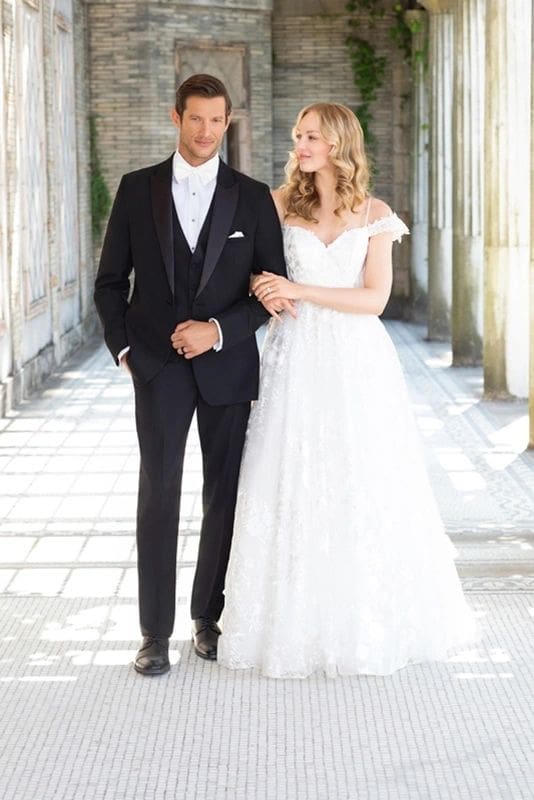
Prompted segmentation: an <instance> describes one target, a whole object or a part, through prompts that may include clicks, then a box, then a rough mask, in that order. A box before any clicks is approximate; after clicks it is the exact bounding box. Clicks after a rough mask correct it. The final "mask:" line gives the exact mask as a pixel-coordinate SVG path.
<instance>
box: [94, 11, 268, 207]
mask: <svg viewBox="0 0 534 800" xmlns="http://www.w3.org/2000/svg"><path fill="white" fill-rule="evenodd" d="M233 5H234V4H233V3H232V4H230V3H228V4H223V3H219V4H217V5H215V4H210V7H208V6H206V5H204V4H200V3H199V4H183V3H180V2H167V3H141V2H132V0H119V1H118V2H116V1H115V0H113V2H110V1H108V0H105V1H104V2H102V1H101V0H94V1H93V0H90V2H89V3H88V14H89V25H90V52H91V95H92V111H93V113H94V114H95V115H96V117H97V124H98V132H99V146H100V152H101V158H102V166H103V169H104V174H105V177H106V179H107V181H108V185H109V188H110V191H111V192H112V193H113V192H114V191H115V189H116V187H117V183H118V181H119V178H120V176H121V175H122V174H123V173H124V172H127V171H129V170H132V169H137V168H139V167H142V166H146V165H148V164H151V163H154V162H157V161H160V160H162V159H164V158H165V157H167V156H168V155H169V154H170V153H171V152H172V151H173V149H174V148H175V146H176V131H175V129H174V127H173V125H172V123H171V122H170V120H169V109H170V107H172V105H173V101H174V94H175V89H176V72H175V50H176V43H177V42H187V43H189V44H202V45H206V46H209V45H212V46H215V45H227V44H245V45H246V46H247V47H248V56H247V64H248V74H249V85H250V87H251V91H250V93H249V102H250V108H249V110H250V118H251V126H252V130H251V165H252V166H251V170H250V172H251V174H252V175H253V176H254V177H256V178H258V179H260V180H265V181H267V182H268V183H271V181H272V80H271V64H272V62H271V46H272V44H271V15H270V12H269V10H268V9H267V8H265V6H266V5H267V4H265V3H257V4H254V3H250V2H249V3H248V4H243V5H246V6H247V7H246V8H241V9H237V8H234V7H233ZM227 6H228V7H227ZM231 6H232V7H231Z"/></svg>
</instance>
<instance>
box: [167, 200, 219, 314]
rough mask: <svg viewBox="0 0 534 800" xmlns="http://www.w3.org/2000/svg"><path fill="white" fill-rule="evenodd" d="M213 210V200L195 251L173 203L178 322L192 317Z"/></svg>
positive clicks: (175, 298)
mask: <svg viewBox="0 0 534 800" xmlns="http://www.w3.org/2000/svg"><path fill="white" fill-rule="evenodd" d="M212 212H213V201H212V203H211V205H210V207H209V210H208V213H207V214H206V218H205V220H204V223H203V225H202V228H201V231H200V233H199V236H198V241H197V244H196V247H195V252H194V253H192V252H191V248H190V247H189V244H188V243H187V239H186V238H185V235H184V232H183V230H182V228H181V225H180V223H179V221H178V215H177V214H176V209H175V207H174V203H173V204H172V231H173V240H174V308H175V311H176V322H177V323H178V322H184V320H186V319H191V318H192V309H193V302H194V300H195V295H196V293H197V290H198V286H199V283H200V276H201V274H202V267H203V265H204V256H205V254H206V245H207V242H208V234H209V230H210V224H211V216H212Z"/></svg>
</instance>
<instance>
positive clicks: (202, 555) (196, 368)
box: [95, 75, 285, 675]
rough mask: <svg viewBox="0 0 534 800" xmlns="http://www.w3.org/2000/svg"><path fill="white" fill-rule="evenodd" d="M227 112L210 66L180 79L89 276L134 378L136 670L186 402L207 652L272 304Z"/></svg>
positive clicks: (163, 657) (262, 196) (150, 620)
mask: <svg viewBox="0 0 534 800" xmlns="http://www.w3.org/2000/svg"><path fill="white" fill-rule="evenodd" d="M230 115H231V101H230V97H229V96H228V92H227V90H226V88H225V86H224V85H223V84H222V83H221V81H219V80H218V79H217V78H215V77H213V76H211V75H193V76H192V77H190V78H188V79H187V80H186V81H185V82H184V83H182V85H181V86H180V87H179V88H178V90H177V93H176V106H175V108H174V110H173V111H172V119H173V122H174V124H175V126H176V128H177V129H178V149H177V151H176V152H175V153H174V154H173V155H172V156H171V157H170V158H167V159H166V160H165V161H163V162H162V163H161V164H156V165H155V166H151V167H146V168H145V169H140V170H138V171H136V172H131V173H129V174H127V175H125V176H124V177H123V178H122V180H121V182H120V185H119V188H118V191H117V196H116V198H115V202H114V205H113V209H112V212H111V217H110V220H109V224H108V228H107V232H106V237H105V240H104V245H103V250H102V257H101V260H100V266H99V269H98V275H97V278H96V284H95V303H96V307H97V309H98V313H99V315H100V318H101V320H102V323H103V325H104V336H105V340H106V344H107V346H108V348H109V349H110V351H111V354H112V355H113V357H114V359H115V361H116V363H121V364H123V365H124V366H125V367H126V368H127V369H128V370H129V371H130V372H131V375H132V380H133V384H134V389H135V415H136V424H137V436H138V440H139V449H140V459H141V468H140V476H139V493H138V505H137V553H138V575H139V609H140V622H141V632H142V635H143V640H142V643H141V647H140V649H139V651H138V653H137V655H136V658H135V661H134V668H135V669H136V670H137V671H138V672H140V673H142V674H143V675H157V674H161V673H163V672H166V671H167V670H168V669H169V668H170V664H169V655H168V649H169V637H170V636H171V634H172V630H173V625H174V608H175V584H176V546H177V536H178V522H179V510H180V489H181V480H182V470H183V461H184V451H185V444H186V439H187V434H188V431H189V428H190V425H191V421H192V417H193V414H194V413H195V412H196V415H197V423H198V432H199V437H200V443H201V448H202V459H203V477H204V485H203V492H202V499H203V519H202V527H201V531H200V546H199V552H198V562H197V568H196V573H195V578H194V582H193V590H192V598H191V616H192V620H193V623H192V636H193V643H194V649H195V652H196V653H197V655H199V656H200V657H201V658H206V659H215V658H216V657H217V638H218V635H219V634H220V629H219V627H218V625H217V620H218V619H219V616H220V614H221V612H222V608H223V603H224V600H223V589H224V577H225V572H226V567H227V563H228V557H229V552H230V543H231V538H232V527H233V521H234V507H235V500H236V492H237V479H238V474H239V465H240V460H241V452H242V449H243V443H244V439H245V432H246V427H247V420H248V416H249V410H250V401H251V400H254V399H255V398H256V397H257V392H258V371H259V364H258V350H257V347H256V340H255V336H254V333H255V331H256V329H257V328H259V326H260V325H261V324H262V323H263V322H265V320H266V319H267V318H268V316H269V314H268V312H267V311H266V310H265V309H264V308H263V306H262V305H260V304H259V303H258V301H257V300H256V299H255V298H254V297H251V296H250V295H249V280H250V274H251V273H252V272H254V273H259V272H261V271H262V270H263V269H268V270H270V271H271V272H277V273H280V274H285V265H284V256H283V250H282V237H281V231H280V224H279V221H278V217H277V214H276V210H275V208H274V205H273V202H272V199H271V196H270V194H269V189H268V187H267V186H266V185H265V184H262V183H258V182H257V181H254V180H252V179H251V178H249V177H247V176H245V175H242V174H241V173H239V172H236V171H235V170H234V169H231V168H230V167H229V166H227V165H226V164H225V163H224V162H223V161H221V159H220V158H219V155H218V150H219V147H220V145H221V142H222V140H223V137H224V133H225V131H226V130H227V128H228V125H229V124H230ZM132 270H135V279H134V286H133V291H132V292H131V296H130V283H129V278H130V274H131V273H132Z"/></svg>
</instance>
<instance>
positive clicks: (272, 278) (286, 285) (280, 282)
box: [252, 272, 302, 305]
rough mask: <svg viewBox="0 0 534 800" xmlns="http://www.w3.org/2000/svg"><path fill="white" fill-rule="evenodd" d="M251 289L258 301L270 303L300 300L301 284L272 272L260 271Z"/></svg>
mask: <svg viewBox="0 0 534 800" xmlns="http://www.w3.org/2000/svg"><path fill="white" fill-rule="evenodd" d="M252 291H253V293H254V294H255V295H256V297H257V298H258V300H259V301H260V303H263V304H264V305H265V303H267V302H268V303H269V304H272V303H273V302H276V301H278V300H300V299H301V297H302V290H301V286H300V285H299V284H298V283H293V281H288V279H287V278H283V277H282V276H281V275H276V273H274V272H262V273H261V275H260V276H259V277H257V278H255V279H254V281H253V285H252Z"/></svg>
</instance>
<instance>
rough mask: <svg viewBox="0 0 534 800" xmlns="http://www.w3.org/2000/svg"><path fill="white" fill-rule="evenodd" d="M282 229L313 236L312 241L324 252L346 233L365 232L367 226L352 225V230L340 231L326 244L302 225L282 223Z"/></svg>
mask: <svg viewBox="0 0 534 800" xmlns="http://www.w3.org/2000/svg"><path fill="white" fill-rule="evenodd" d="M283 227H284V228H297V229H298V230H301V231H305V232H306V233H309V234H310V236H313V238H314V239H316V240H317V241H318V242H319V243H320V244H322V246H323V247H324V249H325V250H328V248H329V247H332V245H334V244H335V243H336V242H337V241H338V240H339V239H341V237H342V236H344V235H345V234H346V233H351V231H366V230H367V229H368V228H369V225H353V226H352V228H345V230H344V231H341V233H339V234H338V235H337V236H336V238H335V239H332V241H331V242H328V243H327V242H323V240H322V239H321V238H320V237H319V236H317V234H316V233H314V232H313V231H312V230H310V229H309V228H305V227H304V225H287V224H286V223H284V225H283Z"/></svg>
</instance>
